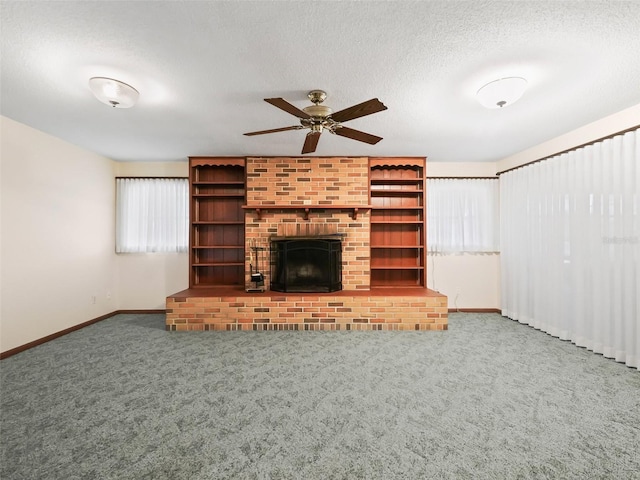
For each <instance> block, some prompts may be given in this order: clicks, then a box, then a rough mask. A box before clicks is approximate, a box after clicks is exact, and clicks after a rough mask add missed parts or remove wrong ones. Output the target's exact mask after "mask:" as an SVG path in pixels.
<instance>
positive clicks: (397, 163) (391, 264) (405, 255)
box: [369, 158, 426, 287]
mask: <svg viewBox="0 0 640 480" xmlns="http://www.w3.org/2000/svg"><path fill="white" fill-rule="evenodd" d="M425 163H426V159H425V158H371V159H370V160H369V166H370V169H371V171H370V180H369V181H370V188H369V192H370V204H371V237H370V242H371V243H370V245H371V286H372V287H424V286H426V273H425V268H426V236H425V233H426V232H425V225H426V215H425V213H426V210H425V209H426V205H425V190H424V189H425V184H426V182H425Z"/></svg>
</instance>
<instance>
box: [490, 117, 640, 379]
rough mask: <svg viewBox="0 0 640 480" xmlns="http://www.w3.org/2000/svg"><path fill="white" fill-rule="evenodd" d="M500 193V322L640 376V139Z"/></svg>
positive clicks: (535, 168)
mask: <svg viewBox="0 0 640 480" xmlns="http://www.w3.org/2000/svg"><path fill="white" fill-rule="evenodd" d="M500 187H501V189H500V200H501V222H502V224H501V232H502V239H501V247H502V252H501V261H502V292H501V298H502V313H503V315H505V316H508V317H510V318H512V319H514V320H518V321H520V322H521V323H525V324H528V325H531V326H533V327H535V328H538V329H540V330H542V331H544V332H547V333H549V334H551V335H553V336H556V337H559V338H561V339H563V340H570V341H572V342H573V343H575V344H576V345H578V346H581V347H586V348H587V349H589V350H593V351H594V352H597V353H601V354H603V355H604V356H605V357H608V358H614V359H615V360H617V361H619V362H623V363H626V364H627V365H628V366H630V367H635V368H638V369H640V273H639V270H640V269H639V265H640V198H639V194H640V129H638V130H634V131H631V132H627V133H625V134H623V135H618V136H615V137H613V138H611V139H607V140H604V141H600V142H597V143H595V144H592V145H589V146H586V147H582V148H579V149H577V150H573V151H570V152H567V153H563V154H561V155H558V156H556V157H552V158H550V159H547V160H544V161H542V162H538V163H536V164H532V165H530V166H525V167H521V168H519V169H517V170H513V171H510V172H507V173H505V174H503V175H502V176H501V177H500Z"/></svg>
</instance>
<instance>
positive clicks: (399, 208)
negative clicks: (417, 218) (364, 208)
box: [371, 206, 424, 210]
mask: <svg viewBox="0 0 640 480" xmlns="http://www.w3.org/2000/svg"><path fill="white" fill-rule="evenodd" d="M423 209H424V207H423V206H417V207H371V210H423Z"/></svg>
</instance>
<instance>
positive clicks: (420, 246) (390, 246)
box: [371, 245, 424, 250]
mask: <svg viewBox="0 0 640 480" xmlns="http://www.w3.org/2000/svg"><path fill="white" fill-rule="evenodd" d="M371 248H380V249H382V248H410V249H414V250H415V249H422V248H424V246H423V245H371Z"/></svg>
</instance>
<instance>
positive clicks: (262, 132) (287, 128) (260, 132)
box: [243, 125, 304, 137]
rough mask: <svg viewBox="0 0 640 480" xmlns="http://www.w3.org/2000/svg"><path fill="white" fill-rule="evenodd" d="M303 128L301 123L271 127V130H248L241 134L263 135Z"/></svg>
mask: <svg viewBox="0 0 640 480" xmlns="http://www.w3.org/2000/svg"><path fill="white" fill-rule="evenodd" d="M301 128H304V127H303V126H302V125H294V126H292V127H282V128H272V129H271V130H260V131H259V132H249V133H243V135H247V136H249V137H250V136H252V135H264V134H265V133H276V132H286V131H287V130H300V129H301Z"/></svg>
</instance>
